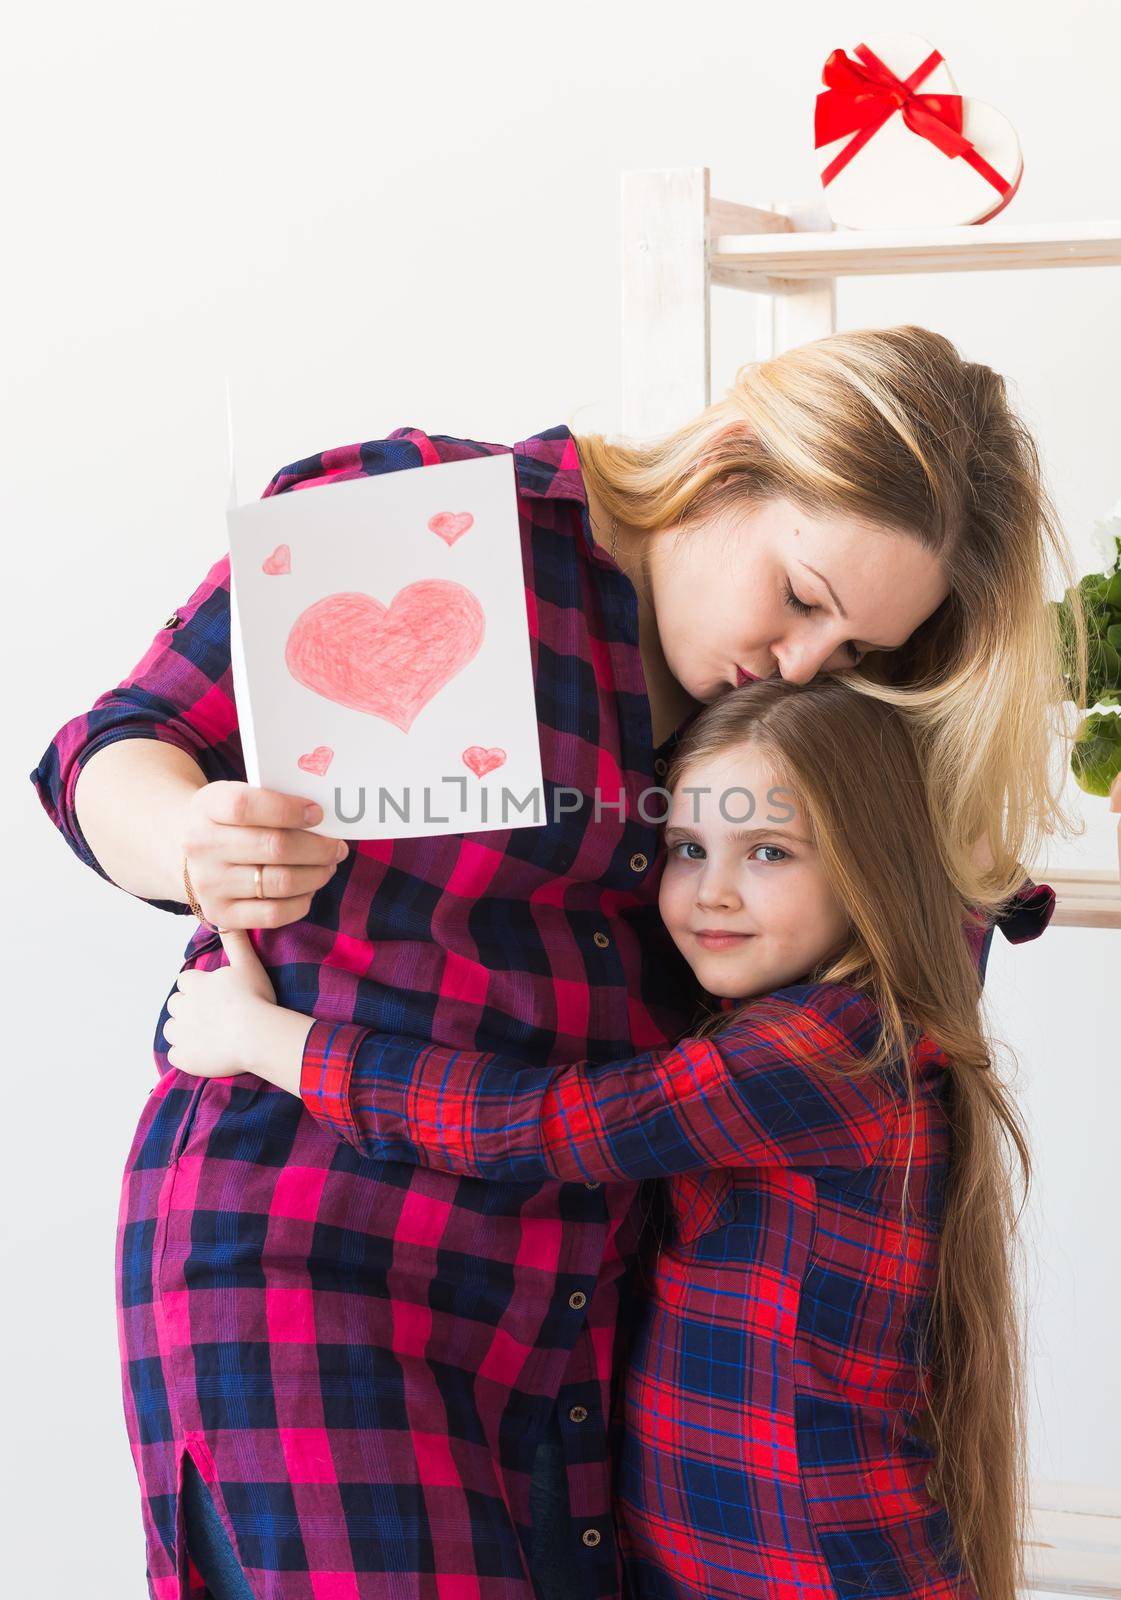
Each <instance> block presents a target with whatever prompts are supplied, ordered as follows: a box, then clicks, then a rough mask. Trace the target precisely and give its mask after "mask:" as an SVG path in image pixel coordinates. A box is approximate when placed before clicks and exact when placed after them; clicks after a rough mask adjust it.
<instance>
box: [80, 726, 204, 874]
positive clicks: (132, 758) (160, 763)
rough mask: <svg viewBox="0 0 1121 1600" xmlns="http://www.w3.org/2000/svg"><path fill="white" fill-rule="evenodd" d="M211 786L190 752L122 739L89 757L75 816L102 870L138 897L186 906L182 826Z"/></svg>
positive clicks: (153, 741) (161, 742)
mask: <svg viewBox="0 0 1121 1600" xmlns="http://www.w3.org/2000/svg"><path fill="white" fill-rule="evenodd" d="M207 782H208V779H207V777H206V774H205V773H204V772H203V771H202V769H201V767H199V766H198V765H197V763H196V762H194V761H193V760H192V759H191V757H190V756H189V755H188V754H187V753H186V751H185V750H181V749H180V748H179V747H178V745H174V744H171V743H169V742H166V741H164V740H161V739H116V740H114V741H113V743H112V744H107V745H103V746H102V748H101V749H100V750H95V751H94V753H93V755H92V756H90V758H89V760H88V761H87V762H86V764H85V766H84V767H83V768H82V770H81V772H80V773H79V774H78V777H77V780H76V781H75V784H74V810H75V812H76V813H77V817H78V824H79V826H80V828H81V830H82V832H83V834H84V835H85V837H86V842H87V843H88V845H89V847H90V849H91V850H92V851H93V853H94V855H95V856H96V857H97V859H98V861H99V862H100V863H101V866H102V868H103V869H104V871H105V872H107V873H108V874H109V876H110V878H112V880H113V882H114V883H116V884H119V885H120V887H121V888H122V889H127V890H128V891H129V892H130V893H131V894H136V895H141V896H144V897H145V898H149V899H160V900H184V899H185V892H184V887H183V847H182V837H183V821H184V811H185V808H186V805H187V803H188V802H189V800H190V799H191V797H192V795H194V793H195V792H196V790H198V789H201V788H202V787H203V785H204V784H206V783H207Z"/></svg>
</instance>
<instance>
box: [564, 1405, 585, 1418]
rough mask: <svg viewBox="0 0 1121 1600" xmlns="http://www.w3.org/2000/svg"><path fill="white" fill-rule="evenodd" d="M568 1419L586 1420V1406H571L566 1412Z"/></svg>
mask: <svg viewBox="0 0 1121 1600" xmlns="http://www.w3.org/2000/svg"><path fill="white" fill-rule="evenodd" d="M568 1420H569V1422H587V1420H588V1408H587V1406H573V1407H572V1410H571V1411H570V1412H569V1413H568Z"/></svg>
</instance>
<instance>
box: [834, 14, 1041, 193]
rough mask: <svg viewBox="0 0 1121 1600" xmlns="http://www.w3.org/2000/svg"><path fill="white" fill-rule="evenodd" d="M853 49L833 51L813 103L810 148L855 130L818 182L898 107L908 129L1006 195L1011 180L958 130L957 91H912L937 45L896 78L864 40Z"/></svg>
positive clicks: (934, 59) (936, 58) (930, 67)
mask: <svg viewBox="0 0 1121 1600" xmlns="http://www.w3.org/2000/svg"><path fill="white" fill-rule="evenodd" d="M853 54H854V55H856V56H857V57H858V58H859V59H858V60H856V61H854V60H853V59H852V57H851V56H847V55H846V54H845V52H844V51H843V50H834V51H832V52H831V53H830V56H829V59H828V61H826V63H825V66H824V68H823V70H822V74H821V81H822V82H823V83H824V84H825V85H826V87H825V89H824V90H823V91H822V92H821V93H820V94H819V95H818V97H817V104H816V106H815V108H814V148H815V149H820V147H821V146H822V145H823V144H832V143H833V141H834V140H835V139H842V138H844V136H845V134H847V133H851V134H853V135H854V137H853V138H851V139H850V140H849V142H848V144H847V145H845V147H844V149H843V150H840V151H839V152H838V153H837V155H835V156H834V157H833V160H832V161H831V162H830V163H829V165H828V166H827V167H826V168H825V171H824V172H823V173H822V174H821V181H822V183H823V184H829V183H832V181H833V179H834V178H835V177H836V176H837V174H838V172H840V171H841V170H842V169H843V168H844V167H846V166H848V164H849V162H850V161H851V160H852V158H853V156H855V155H856V154H857V153H858V152H859V151H860V150H862V149H863V148H864V146H865V145H866V144H867V143H868V141H869V139H871V138H872V137H873V135H874V134H876V133H877V132H878V131H879V130H880V128H882V127H883V125H884V123H885V122H886V121H887V119H888V118H889V117H890V116H892V115H893V114H894V113H895V112H896V111H899V112H901V113H902V116H903V121H904V122H905V123H906V124H907V126H908V127H909V128H910V130H911V132H912V133H917V134H918V135H919V137H920V138H921V139H928V140H929V141H930V143H931V144H933V145H935V146H936V147H937V148H938V149H939V150H941V152H942V154H943V155H944V156H950V157H954V156H961V157H963V158H964V159H965V160H966V161H967V162H968V163H969V165H970V166H971V167H972V168H973V169H974V171H975V172H978V173H979V174H980V175H981V177H983V178H985V179H986V180H987V181H988V182H989V183H991V184H992V186H993V188H994V189H996V190H997V191H998V192H999V193H1000V195H1001V198H1002V200H1007V199H1009V198H1011V195H1012V194H1013V192H1014V191H1013V189H1012V186H1011V185H1010V184H1008V183H1006V182H1005V181H1004V179H1003V178H1002V177H1001V175H1000V173H999V172H997V171H996V169H995V168H994V167H990V166H989V164H988V162H987V161H986V160H985V159H984V157H983V156H981V155H980V154H979V153H978V151H977V149H976V146H974V145H972V144H971V143H970V142H969V140H968V139H967V138H965V136H964V134H963V133H962V131H961V130H962V120H963V119H962V101H961V95H960V94H916V93H915V91H916V89H917V88H918V86H919V84H920V83H923V82H924V81H925V80H926V79H927V78H929V77H930V74H931V73H932V72H933V71H934V69H935V67H937V66H938V65H939V64H940V63H941V61H942V54H941V52H940V51H938V50H932V51H931V52H930V54H929V55H928V56H927V58H926V60H925V61H922V62H920V63H919V65H918V66H917V67H916V68H915V70H914V72H912V73H911V74H910V76H909V77H907V78H897V77H896V75H895V73H894V72H892V70H891V68H890V67H889V66H888V65H887V64H886V62H883V61H881V60H880V58H879V56H878V55H876V54H875V52H874V51H872V50H869V48H868V46H867V45H866V44H858V45H857V46H856V49H855V51H854V52H853ZM998 209H999V208H998ZM990 215H991V213H990Z"/></svg>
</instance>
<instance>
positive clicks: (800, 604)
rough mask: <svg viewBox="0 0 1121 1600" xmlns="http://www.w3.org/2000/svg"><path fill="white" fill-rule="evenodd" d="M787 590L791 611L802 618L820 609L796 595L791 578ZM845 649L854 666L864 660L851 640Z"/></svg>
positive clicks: (786, 586)
mask: <svg viewBox="0 0 1121 1600" xmlns="http://www.w3.org/2000/svg"><path fill="white" fill-rule="evenodd" d="M785 590H786V603H787V605H788V606H789V607H790V609H791V611H796V612H797V613H798V615H799V616H800V617H808V616H809V614H810V612H811V611H817V610H818V609H819V608H818V607H817V606H814V605H810V604H809V603H808V602H807V601H805V600H803V599H801V598H800V597H799V596H798V595H796V594H795V593H794V590H793V589H792V588H791V587H790V579H789V578H787V580H786V583H785ZM845 649H846V650H847V651H848V653H849V655H850V656H851V657H852V660H853V665H854V666H855V665H856V664H857V663H858V662H859V661H860V660H861V659H862V657H863V655H864V652H863V651H862V650H859V649H858V648H857V647H856V645H854V644H853V643H852V641H851V640H846V641H845Z"/></svg>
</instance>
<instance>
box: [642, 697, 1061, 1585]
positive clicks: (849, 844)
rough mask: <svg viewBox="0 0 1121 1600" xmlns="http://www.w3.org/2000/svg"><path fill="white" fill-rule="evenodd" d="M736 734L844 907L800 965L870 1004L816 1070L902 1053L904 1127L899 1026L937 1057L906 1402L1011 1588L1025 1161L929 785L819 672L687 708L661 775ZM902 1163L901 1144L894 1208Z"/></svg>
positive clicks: (900, 741)
mask: <svg viewBox="0 0 1121 1600" xmlns="http://www.w3.org/2000/svg"><path fill="white" fill-rule="evenodd" d="M747 746H751V747H753V748H754V749H756V750H758V751H759V752H760V753H761V754H762V755H763V756H764V758H765V759H766V760H767V761H768V763H769V765H770V766H771V768H772V770H773V773H774V775H775V776H774V782H775V783H776V784H778V785H780V786H781V787H782V788H783V789H785V790H789V791H792V793H793V795H794V797H795V800H796V803H797V805H798V810H799V822H800V823H801V824H802V826H803V828H806V829H808V830H809V833H810V836H811V838H812V839H813V841H814V843H815V845H816V848H817V850H818V853H819V857H820V859H821V862H822V866H823V869H824V871H825V873H826V875H827V877H828V879H829V882H830V884H831V886H832V888H833V892H834V894H835V896H836V898H837V899H838V901H839V902H840V903H841V905H842V906H843V907H844V908H845V910H846V911H847V913H848V916H849V928H848V931H847V933H846V935H845V938H844V940H843V941H842V943H841V945H840V947H838V948H834V949H833V950H832V951H830V952H829V953H828V954H827V955H826V956H825V957H824V958H823V960H822V961H821V962H819V963H818V965H817V966H816V967H815V968H814V970H813V972H812V973H810V974H809V975H808V977H809V981H813V982H822V983H829V982H837V983H845V984H849V985H851V986H852V987H854V988H855V989H857V990H858V991H860V993H861V994H863V995H865V996H866V997H867V998H868V999H869V1000H870V1001H871V1002H872V1003H873V1004H874V1006H875V1007H876V1010H877V1012H878V1015H879V1019H880V1032H879V1037H878V1039H877V1040H876V1042H875V1044H874V1046H873V1048H872V1050H871V1051H870V1052H869V1053H868V1054H867V1055H866V1056H856V1055H855V1054H853V1055H851V1056H849V1057H846V1058H845V1059H844V1060H841V1059H840V1058H836V1059H834V1060H833V1061H831V1062H830V1063H828V1064H825V1065H824V1066H823V1064H822V1063H821V1061H820V1060H819V1059H817V1058H815V1059H814V1061H813V1063H812V1065H813V1068H814V1070H825V1071H832V1070H834V1069H836V1070H841V1071H845V1072H850V1073H852V1074H854V1075H859V1074H863V1073H865V1072H873V1071H876V1070H878V1069H880V1068H888V1069H892V1070H894V1071H895V1072H897V1073H898V1072H899V1071H900V1068H901V1066H902V1075H903V1078H904V1081H905V1085H906V1091H907V1105H908V1107H909V1110H910V1114H911V1118H912V1122H911V1131H912V1144H913V1136H914V1122H913V1117H914V1110H915V1104H916V1100H915V1084H914V1076H913V1070H912V1068H911V1065H910V1060H911V1046H912V1045H913V1043H914V1041H915V1038H916V1035H915V1033H914V1030H915V1029H919V1030H921V1032H922V1033H924V1034H925V1035H927V1037H928V1038H929V1039H931V1040H933V1041H934V1043H935V1044H937V1045H939V1046H940V1047H941V1048H942V1050H943V1051H944V1052H945V1054H946V1057H947V1058H948V1061H949V1083H948V1091H947V1095H946V1100H945V1107H946V1114H947V1118H948V1121H949V1128H950V1154H949V1164H948V1168H947V1172H946V1179H945V1184H944V1187H943V1190H942V1205H943V1211H942V1220H941V1228H940V1243H939V1252H938V1269H937V1279H936V1286H935V1288H934V1291H933V1295H932V1299H931V1309H930V1317H929V1320H928V1323H927V1325H926V1326H925V1327H924V1329H923V1330H922V1331H921V1332H920V1334H919V1336H918V1344H917V1350H918V1357H917V1360H918V1369H919V1393H920V1394H921V1395H922V1394H924V1395H925V1396H926V1409H925V1411H924V1410H923V1408H922V1407H921V1405H920V1408H919V1411H918V1413H917V1415H916V1417H915V1422H916V1426H917V1427H918V1430H919V1432H920V1433H925V1434H926V1437H927V1438H928V1440H929V1442H930V1443H931V1444H932V1446H933V1447H934V1450H935V1459H934V1467H933V1473H932V1481H931V1489H932V1493H935V1494H936V1498H937V1499H938V1500H940V1501H941V1503H942V1504H943V1505H944V1506H945V1509H946V1511H947V1513H948V1516H949V1520H950V1523H951V1525H952V1528H953V1532H954V1536H955V1540H956V1543H957V1546H958V1549H959V1551H960V1554H961V1557H962V1560H963V1562H964V1563H965V1566H966V1570H967V1571H968V1572H969V1573H970V1575H971V1576H972V1578H973V1581H974V1583H975V1585H976V1587H977V1589H978V1591H979V1593H980V1594H981V1595H982V1596H983V1597H984V1600H1015V1596H1016V1590H1017V1587H1018V1586H1020V1585H1021V1583H1022V1581H1023V1579H1022V1566H1021V1562H1022V1555H1021V1551H1022V1541H1023V1538H1024V1531H1025V1521H1024V1518H1025V1506H1026V1488H1027V1478H1026V1460H1025V1428H1024V1401H1023V1373H1024V1368H1025V1355H1024V1348H1023V1343H1022V1338H1023V1334H1022V1330H1021V1326H1020V1318H1019V1315H1018V1311H1017V1304H1016V1276H1017V1269H1018V1266H1019V1262H1018V1260H1017V1257H1018V1254H1019V1252H1018V1250H1016V1248H1015V1246H1016V1242H1017V1241H1016V1237H1015V1228H1016V1222H1017V1219H1018V1214H1017V1212H1016V1208H1015V1206H1014V1203H1013V1174H1012V1172H1011V1170H1010V1168H1009V1165H1008V1159H1007V1158H1008V1156H1009V1154H1010V1153H1011V1154H1012V1155H1013V1156H1014V1157H1015V1158H1016V1160H1017V1162H1018V1164H1019V1172H1020V1177H1021V1178H1022V1182H1023V1187H1024V1194H1025V1197H1026V1194H1027V1190H1028V1186H1029V1184H1030V1180H1031V1161H1030V1157H1029V1151H1028V1143H1027V1139H1026V1136H1025V1133H1024V1130H1023V1128H1022V1126H1021V1122H1020V1118H1019V1114H1018V1111H1017V1108H1016V1105H1015V1102H1014V1100H1013V1098H1012V1096H1011V1095H1010V1093H1009V1091H1008V1089H1006V1088H1005V1087H1004V1085H1003V1084H1002V1083H1001V1082H1000V1080H999V1078H998V1077H997V1075H996V1072H995V1070H994V1061H993V1056H992V1053H991V1047H990V1044H989V1042H988V1041H987V1039H986V1037H985V1034H984V1032H983V1029H982V1023H981V1019H980V1001H981V986H980V983H979V981H978V975H977V970H976V967H975V966H974V962H973V958H972V956H971V955H970V953H969V948H968V945H967V941H966V938H965V933H964V928H965V923H966V921H967V920H969V919H970V918H971V917H972V915H973V912H972V910H971V908H970V906H969V905H968V904H967V903H966V902H965V901H964V900H963V899H962V897H961V895H960V894H959V892H958V890H957V888H956V887H955V885H954V883H953V881H952V877H951V875H950V872H949V870H948V866H947V863H946V861H945V859H944V857H943V855H942V851H941V843H940V836H939V831H938V829H937V827H936V825H935V818H934V796H933V795H932V792H931V789H930V785H929V782H928V775H927V774H926V773H925V772H924V770H923V766H922V762H921V758H920V755H919V752H918V750H917V748H916V744H915V741H914V739H913V738H912V736H911V733H910V729H909V724H908V719H907V718H906V716H905V715H904V714H902V713H900V712H898V711H896V710H895V709H894V708H893V707H891V706H890V705H887V704H885V703H883V702H882V701H879V700H876V699H873V698H870V697H869V696H867V695H863V694H860V693H857V692H855V691H854V689H853V687H852V686H851V685H850V684H849V683H848V682H847V680H846V678H845V677H842V676H837V675H833V674H820V675H819V676H818V677H816V678H814V679H813V680H812V681H811V682H809V683H807V684H802V685H798V684H793V683H786V682H784V681H783V680H781V679H778V678H771V679H767V680H765V681H763V682H759V683H751V684H746V685H744V687H742V688H740V689H733V690H730V691H729V692H728V693H727V694H726V695H724V696H723V697H722V698H721V699H720V700H718V701H716V702H715V703H714V704H712V705H710V706H707V707H706V708H705V709H704V710H703V711H702V712H700V714H699V715H698V716H697V717H696V718H695V719H694V720H693V722H692V723H690V725H689V727H688V728H687V730H686V732H685V734H684V735H683V737H682V739H681V740H680V742H679V743H678V745H677V748H676V750H675V752H674V756H673V759H672V761H671V763H670V767H669V770H668V772H667V774H666V777H665V780H664V781H665V786H666V788H667V789H669V790H670V792H671V793H672V792H673V791H674V790H675V789H676V788H677V786H678V785H679V784H680V783H681V781H682V780H683V779H684V777H685V776H686V774H687V773H688V772H690V771H692V770H693V769H694V768H695V767H696V766H697V764H698V763H700V762H703V761H706V760H707V759H708V758H710V757H713V756H718V755H722V754H725V753H726V752H729V751H732V750H734V749H737V748H739V749H743V748H745V747H747ZM739 804H740V802H739V801H737V806H738V805H739ZM758 820H759V821H762V820H763V815H762V807H760V811H759V818H758ZM780 831H781V830H778V832H780ZM778 832H776V842H778V843H781V839H780V838H779V837H778ZM766 1003H767V999H766V996H761V997H758V998H757V999H755V1000H747V1001H745V1002H743V1003H742V1004H741V1005H740V1006H739V1007H738V1008H736V1009H733V1010H727V1011H725V1010H721V1011H718V1012H712V1013H710V1014H709V1015H708V1016H707V1017H706V1018H704V1019H702V1021H701V1022H700V1024H699V1025H698V1026H697V1027H694V1028H693V1029H691V1030H690V1033H691V1035H692V1036H699V1037H704V1036H705V1035H706V1034H711V1033H714V1032H717V1031H719V1030H721V1029H723V1028H725V1027H730V1026H733V1025H734V1024H735V1022H736V1021H737V1020H739V1019H740V1018H741V1017H743V1016H745V1015H748V1014H749V1013H750V1012H751V1010H752V1008H753V1007H765V1006H766ZM807 1064H808V1065H809V1063H807ZM910 1171H911V1155H910V1153H908V1159H907V1164H906V1168H905V1172H904V1181H903V1195H904V1210H905V1209H906V1195H907V1190H908V1182H909V1178H910Z"/></svg>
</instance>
